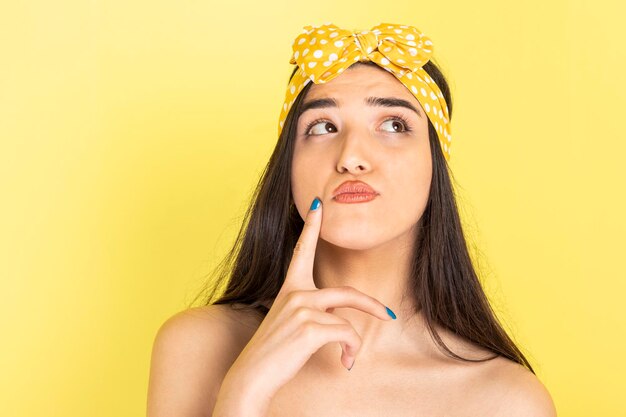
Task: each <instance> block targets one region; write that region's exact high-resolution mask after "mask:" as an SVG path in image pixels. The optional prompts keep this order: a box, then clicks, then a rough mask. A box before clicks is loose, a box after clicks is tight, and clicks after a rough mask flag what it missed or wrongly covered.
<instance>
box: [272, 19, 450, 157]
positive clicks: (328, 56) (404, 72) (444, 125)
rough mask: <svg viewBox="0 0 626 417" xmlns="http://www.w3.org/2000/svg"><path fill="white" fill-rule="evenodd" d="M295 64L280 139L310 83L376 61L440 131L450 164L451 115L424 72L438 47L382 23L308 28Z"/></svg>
mask: <svg viewBox="0 0 626 417" xmlns="http://www.w3.org/2000/svg"><path fill="white" fill-rule="evenodd" d="M292 49H293V54H292V56H291V59H290V60H289V63H290V64H297V65H298V67H299V70H298V71H296V73H295V74H294V75H293V78H292V79H291V81H290V82H289V85H288V86H287V93H286V95H285V102H284V104H283V106H282V111H281V113H280V118H279V121H278V135H279V136H280V133H281V131H282V128H283V125H284V123H285V119H286V118H287V114H289V111H290V110H291V107H292V105H293V103H294V102H295V100H296V97H297V96H298V94H299V93H300V91H302V89H303V88H304V87H305V86H306V85H307V84H308V83H309V82H311V81H312V82H314V83H316V84H323V83H326V82H328V81H330V80H332V79H333V78H335V77H336V76H338V75H339V74H341V73H342V72H343V71H344V70H345V69H346V68H348V67H349V66H350V65H352V64H353V63H354V62H356V61H373V62H375V63H376V64H378V65H379V66H380V67H382V68H383V69H385V70H387V71H388V72H390V73H392V74H393V75H394V76H395V77H396V78H397V79H398V80H399V81H400V82H401V83H402V84H404V86H405V87H406V88H408V90H409V91H410V92H411V94H413V96H415V98H416V99H417V101H418V102H419V103H420V104H421V106H422V108H423V109H424V110H425V112H426V115H427V116H428V119H429V120H430V122H431V123H432V124H433V126H434V127H435V128H436V130H437V136H438V138H439V142H440V143H441V146H442V151H443V154H444V156H445V158H446V160H449V159H450V142H451V141H452V135H451V133H450V116H449V114H448V106H447V104H446V101H445V98H444V97H443V94H442V93H441V90H440V89H439V87H438V86H437V84H436V83H435V81H434V80H433V79H432V78H431V77H430V76H429V75H428V73H427V72H426V71H425V70H424V69H423V68H422V66H423V65H424V64H426V63H427V62H428V60H429V59H430V57H431V55H432V52H433V43H432V41H431V40H430V38H428V37H427V36H426V35H424V34H423V33H421V32H420V31H419V30H418V29H416V28H414V27H412V26H408V25H398V24H393V23H380V24H378V25H376V26H374V27H373V28H371V29H370V30H365V31H354V32H353V31H349V30H345V29H340V28H339V27H337V26H335V25H334V24H332V23H325V24H323V25H321V26H310V25H307V26H304V30H303V32H302V33H301V34H300V35H298V36H297V37H296V39H295V40H294V42H293V46H292Z"/></svg>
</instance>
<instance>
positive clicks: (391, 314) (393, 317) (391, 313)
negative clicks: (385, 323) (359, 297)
mask: <svg viewBox="0 0 626 417" xmlns="http://www.w3.org/2000/svg"><path fill="white" fill-rule="evenodd" d="M385 308H386V309H387V314H389V315H390V316H391V318H392V319H394V320H395V319H396V315H395V314H394V313H393V311H391V309H390V308H389V307H387V306H385Z"/></svg>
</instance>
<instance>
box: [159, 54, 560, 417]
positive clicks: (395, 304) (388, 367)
mask: <svg viewBox="0 0 626 417" xmlns="http://www.w3.org/2000/svg"><path fill="white" fill-rule="evenodd" d="M368 97H384V98H390V97H391V98H397V99H401V100H405V101H406V102H408V103H410V104H411V105H413V106H414V107H415V108H416V109H418V112H417V113H416V112H413V111H411V110H409V109H407V108H404V107H380V106H379V107H374V106H371V105H369V104H367V103H366V101H365V100H366V99H367V98H368ZM319 98H331V99H333V100H335V102H336V103H337V106H334V107H330V108H315V109H310V110H308V111H306V112H305V113H304V114H303V115H302V116H301V117H300V118H299V119H298V122H297V123H298V127H297V138H296V143H295V148H294V157H293V165H292V179H291V180H292V190H293V200H294V203H295V205H296V208H297V210H298V212H299V213H300V215H301V216H302V218H303V219H305V218H307V216H309V217H308V218H307V221H306V225H305V228H306V227H307V225H309V226H311V227H310V228H309V231H307V232H303V236H304V237H305V239H304V242H303V243H305V244H304V247H303V249H302V250H301V253H298V254H297V256H296V255H294V259H293V260H292V266H293V268H292V267H290V273H288V276H287V277H286V278H285V284H284V285H283V288H281V293H279V296H281V295H283V293H284V294H285V295H286V294H288V293H289V292H290V291H295V290H297V291H300V292H301V294H304V295H305V296H306V297H304V298H302V301H303V306H306V307H307V308H306V309H304V310H306V313H307V314H308V316H298V317H296V316H295V314H294V313H295V312H296V311H297V309H295V308H287V307H286V306H288V304H287V303H285V298H284V297H281V298H280V299H279V297H277V299H276V300H275V304H276V305H267V307H268V308H270V307H272V308H271V310H270V313H268V317H267V318H266V319H265V320H263V321H261V320H260V319H259V318H258V317H257V316H255V315H254V314H252V313H246V312H244V311H236V310H231V309H230V308H228V307H226V306H207V307H201V308H197V309H195V310H194V314H195V315H196V318H197V317H202V316H203V315H204V317H205V320H206V323H207V326H206V327H207V328H210V329H212V330H211V332H212V333H210V334H205V335H204V340H207V341H209V340H211V338H212V339H213V340H219V341H220V344H219V345H217V344H215V342H211V343H213V345H212V347H211V350H210V351H207V352H204V351H202V350H201V349H204V348H203V347H202V346H206V343H205V344H202V343H198V345H197V346H199V347H198V348H197V349H196V348H194V355H195V356H194V357H193V360H194V363H195V364H196V365H199V368H200V369H203V368H202V364H206V365H204V367H205V369H210V371H211V372H212V374H211V377H210V378H206V377H204V376H202V375H200V376H197V374H196V377H197V380H195V382H196V383H198V381H201V382H200V383H203V384H204V383H206V384H207V385H209V386H207V388H206V392H207V394H206V397H207V398H208V399H204V398H203V399H201V400H199V398H202V397H201V395H202V394H197V395H196V397H195V399H194V400H193V401H205V402H204V403H203V402H198V403H197V404H198V405H194V406H193V407H191V406H189V407H188V409H189V410H190V411H189V413H188V414H182V413H181V411H180V410H181V408H180V407H181V406H180V405H178V404H175V405H171V408H169V409H171V410H177V411H178V414H177V415H181V416H183V415H185V416H189V417H191V416H194V417H196V416H201V415H202V416H205V415H210V414H207V413H208V412H209V411H210V410H213V405H214V404H215V399H216V398H217V404H218V405H217V406H215V410H216V413H217V414H216V415H218V416H220V417H221V416H226V415H228V416H239V415H247V416H251V415H254V416H261V415H263V416H268V417H282V416H320V415H333V416H361V417H363V416H365V417H368V416H381V415H385V416H390V417H391V416H394V417H400V416H424V417H426V416H428V417H434V416H468V417H469V416H473V417H475V416H483V417H489V416H491V417H496V416H497V417H500V416H502V417H504V416H506V417H516V416H524V417H529V416H533V417H554V416H555V415H556V414H555V413H554V411H553V406H552V403H551V399H550V397H549V394H547V391H546V390H545V388H544V387H543V385H542V384H541V383H540V382H539V380H538V379H537V378H536V377H535V376H534V375H533V374H532V373H530V372H529V371H527V370H526V369H525V368H523V367H522V366H520V365H518V364H517V363H515V362H512V361H510V360H508V359H506V358H503V357H498V358H496V359H493V360H490V361H487V362H482V363H472V362H463V361H459V360H455V359H452V358H449V357H448V356H446V355H445V354H444V353H443V352H442V351H441V350H440V348H439V347H438V346H437V345H436V343H435V341H434V340H433V339H432V338H431V336H430V334H429V332H428V329H427V327H426V324H425V321H424V319H423V317H422V315H421V314H419V313H418V314H415V313H414V312H413V309H414V305H413V302H412V300H411V297H409V296H408V295H407V294H410V292H409V291H408V286H409V285H410V273H409V265H410V262H411V257H412V251H413V249H414V248H413V242H415V238H416V233H418V229H417V228H416V225H417V224H418V222H419V219H420V218H421V216H422V214H423V212H424V209H425V207H426V204H427V201H428V192H429V189H430V182H431V172H432V161H431V156H430V144H429V141H428V130H427V126H428V122H427V118H426V115H425V114H426V113H425V112H424V110H423V109H422V108H421V105H420V103H419V102H418V101H417V99H416V98H415V97H414V96H413V95H412V94H411V93H410V92H409V91H408V90H407V89H406V87H404V86H403V85H402V84H401V83H400V82H399V81H398V80H396V79H395V77H394V76H393V75H391V74H389V73H387V72H386V71H384V70H382V69H378V68H372V67H364V66H357V67H353V68H351V69H349V70H347V71H345V72H344V73H343V74H341V75H340V76H338V77H337V78H335V79H333V80H331V81H330V82H328V83H326V84H320V85H313V86H312V87H311V89H310V90H309V92H308V95H307V97H306V98H305V102H308V101H311V100H315V99H319ZM398 115H401V116H402V117H403V118H404V119H405V120H406V121H407V122H408V126H407V124H405V123H403V122H399V121H397V119H393V117H396V116H398ZM316 120H321V121H317V122H316ZM312 122H315V124H313V125H310V123H312ZM307 126H309V127H310V128H309V129H307ZM409 126H410V130H406V128H407V127H409ZM346 180H361V181H365V182H367V183H368V184H369V185H371V186H372V187H373V188H374V189H375V190H376V191H377V192H378V193H379V195H378V196H377V198H375V199H374V200H372V201H369V202H366V203H358V204H340V203H338V202H337V201H335V200H334V198H333V195H332V193H333V190H334V189H335V187H337V186H338V185H340V184H341V183H342V182H344V181H346ZM315 196H318V197H319V198H320V199H321V200H322V206H321V207H322V208H321V209H319V213H318V215H317V216H316V215H313V216H312V218H311V216H310V214H311V213H310V212H309V210H310V204H311V201H312V200H313V198H314V197H315ZM322 213H323V221H322ZM309 219H311V221H309ZM313 230H314V231H313ZM301 239H302V237H301ZM297 246H298V245H297ZM287 284H289V285H287ZM342 286H349V287H351V288H353V289H355V290H356V291H358V292H360V294H359V295H357V294H356V293H355V294H353V295H352V296H350V297H348V296H347V295H345V297H343V296H342V298H341V300H340V299H339V297H337V296H333V298H334V299H335V301H336V303H337V305H338V306H337V307H336V308H327V306H326V305H324V308H322V309H321V310H320V309H318V308H317V307H319V306H320V305H323V304H325V303H326V301H328V300H329V299H330V298H331V294H332V293H331V292H326V293H324V294H322V295H316V293H317V291H318V290H319V291H332V290H333V288H337V287H342ZM325 300H326V301H325ZM314 301H315V302H314ZM340 301H341V302H340ZM357 301H358V302H359V303H360V304H361V307H363V308H361V309H359V308H354V307H355V304H354V303H355V302H357ZM316 304H317V305H316ZM385 305H386V306H389V307H390V308H391V309H392V310H393V311H394V312H395V313H396V315H397V319H396V320H393V321H390V320H389V317H388V316H386V312H385V310H384V306H385ZM292 307H293V306H292ZM296 307H297V305H296ZM304 310H303V311H304ZM381 315H383V316H385V318H384V319H383V318H382V317H381ZM312 318H314V319H312ZM216 319H217V320H218V321H219V322H220V323H225V324H224V325H222V326H221V327H220V326H218V327H215V323H216V322H215V320H216ZM307 320H308V321H310V322H315V321H319V322H320V323H322V322H323V324H324V325H320V326H316V327H315V328H314V332H311V333H310V334H308V335H307V336H306V337H301V333H300V332H299V331H300V330H301V329H302V324H303V323H305V321H307ZM341 323H344V324H349V327H350V331H347V327H344V328H343V330H341V332H339V331H337V333H335V334H334V335H333V337H334V338H335V339H333V340H335V341H334V342H333V343H327V342H325V341H324V339H328V338H329V334H330V333H329V332H330V325H331V324H341ZM326 325H328V327H326ZM170 327H172V326H170ZM196 327H197V326H196ZM201 328H202V326H200V329H199V330H197V329H196V328H194V331H189V332H188V335H185V336H180V337H181V339H183V338H184V340H185V342H184V343H187V344H191V343H192V341H191V340H190V338H194V337H196V336H194V335H195V334H196V332H197V331H200V332H201V331H202V330H201ZM437 330H438V333H439V335H440V336H441V338H442V339H443V340H444V342H445V343H446V345H447V346H448V347H449V348H450V349H451V350H452V351H454V352H455V353H457V354H458V355H460V356H463V357H466V358H472V359H483V358H487V357H490V356H492V352H490V351H487V350H485V349H483V348H481V347H479V346H475V345H473V344H472V343H470V342H469V341H466V340H463V339H461V338H459V337H458V336H456V335H454V334H453V333H451V332H449V331H447V330H446V329H443V328H439V327H437ZM216 332H217V333H216ZM169 333H171V332H169ZM207 333H208V332H207ZM164 339H167V338H166V337H165V338H164ZM337 341H341V343H336V342H337ZM166 344H169V345H171V346H175V349H177V348H176V346H179V344H177V341H176V340H172V341H171V342H169V343H165V342H164V343H157V346H165V345H166ZM355 348H356V349H355ZM155 350H156V349H155ZM305 350H306V352H305V353H303V351H305ZM159 351H161V352H164V353H158V351H157V353H156V354H155V358H156V359H155V360H154V361H155V364H156V365H155V369H156V370H155V371H154V377H153V378H152V377H151V386H154V389H153V388H151V394H150V398H152V400H151V402H152V403H154V404H157V405H155V406H154V409H155V410H157V408H158V409H159V410H166V406H164V405H160V404H158V401H159V398H160V396H161V395H166V396H167V395H168V383H166V382H160V381H162V380H164V378H165V377H164V376H163V375H165V374H166V373H167V372H169V371H167V367H164V366H163V367H161V366H159V362H160V361H165V360H167V357H168V354H167V353H166V351H167V348H165V347H161V348H159ZM309 351H310V352H311V353H310V355H309ZM198 352H200V353H198ZM178 353H179V355H178V356H179V357H181V358H185V357H187V353H186V352H178ZM161 357H163V358H165V359H160V358H161ZM181 360H184V359H181ZM353 360H354V366H353V367H352V369H351V370H349V371H348V370H347V369H346V368H348V367H349V365H350V364H352V363H353ZM213 364H219V369H216V366H215V365H213ZM177 366H178V367H176V366H172V369H174V370H177V369H179V368H180V366H179V365H177ZM229 368H230V369H229ZM193 372H200V371H193ZM229 376H230V377H229ZM175 380H176V381H181V380H183V381H189V384H193V383H194V379H193V378H192V377H191V376H190V375H189V374H187V375H184V376H182V377H179V378H176V379H175ZM152 381H154V382H152ZM205 381H206V382H205ZM220 385H221V386H222V389H219V387H220ZM245 386H251V387H253V389H252V390H251V391H249V392H251V393H252V394H250V393H248V394H246V395H243V394H241V393H242V392H243V391H242V389H243V388H242V387H245ZM268 386H269V388H268ZM179 389H180V390H181V391H182V392H185V389H184V388H179ZM218 390H219V393H218V392H217V391H218ZM254 394H259V395H254ZM244 400H245V401H244ZM181 401H183V400H181ZM184 401H186V400H184ZM242 402H246V403H254V402H258V404H260V406H259V407H258V408H257V410H258V411H257V412H254V411H253V408H250V409H247V410H244V409H241V408H239V404H241V403H242ZM186 404H187V403H185V404H184V405H185V406H186ZM196 407H197V408H196ZM192 408H193V409H194V410H195V409H198V410H202V411H198V412H197V414H195V413H194V412H193V411H192ZM161 412H162V414H160V413H161ZM161 415H163V416H165V415H169V414H168V413H167V412H166V411H155V412H154V414H149V416H150V417H153V416H154V417H160V416H161Z"/></svg>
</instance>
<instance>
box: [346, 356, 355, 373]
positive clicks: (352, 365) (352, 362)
mask: <svg viewBox="0 0 626 417" xmlns="http://www.w3.org/2000/svg"><path fill="white" fill-rule="evenodd" d="M354 362H356V358H354V359H353V360H352V365H350V367H349V368H348V371H349V370H350V369H352V367H353V366H354Z"/></svg>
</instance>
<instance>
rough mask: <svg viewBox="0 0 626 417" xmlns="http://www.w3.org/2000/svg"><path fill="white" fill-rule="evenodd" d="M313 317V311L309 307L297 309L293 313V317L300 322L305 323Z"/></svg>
mask: <svg viewBox="0 0 626 417" xmlns="http://www.w3.org/2000/svg"><path fill="white" fill-rule="evenodd" d="M310 315H311V311H310V309H309V308H307V307H302V306H299V307H296V310H295V311H294V312H293V315H292V316H293V317H294V318H295V319H296V320H298V321H305V320H306V319H308V318H309V317H310Z"/></svg>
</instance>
